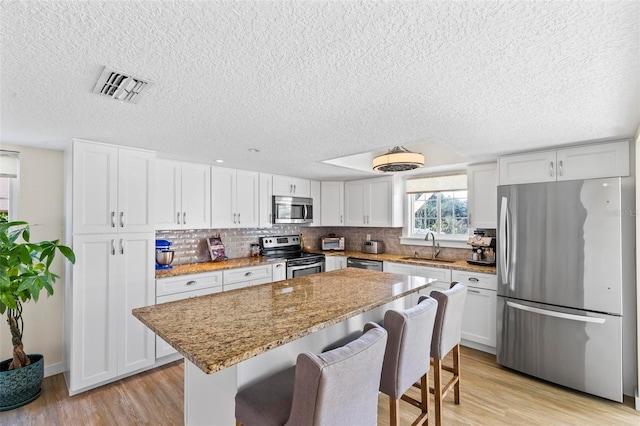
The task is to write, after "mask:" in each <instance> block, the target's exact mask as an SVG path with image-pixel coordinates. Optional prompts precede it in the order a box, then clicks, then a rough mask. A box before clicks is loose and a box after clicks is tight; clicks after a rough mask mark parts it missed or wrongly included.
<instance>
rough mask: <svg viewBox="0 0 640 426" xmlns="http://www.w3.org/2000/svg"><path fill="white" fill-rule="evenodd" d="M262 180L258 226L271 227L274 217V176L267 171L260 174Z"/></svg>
mask: <svg viewBox="0 0 640 426" xmlns="http://www.w3.org/2000/svg"><path fill="white" fill-rule="evenodd" d="M259 180H260V191H259V194H260V195H259V196H260V206H259V208H258V210H259V213H260V219H259V220H258V226H259V227H260V228H271V226H272V221H273V218H272V216H271V214H272V210H273V176H272V175H269V174H265V173H260V174H259Z"/></svg>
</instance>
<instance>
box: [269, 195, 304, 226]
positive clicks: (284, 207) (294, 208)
mask: <svg viewBox="0 0 640 426" xmlns="http://www.w3.org/2000/svg"><path fill="white" fill-rule="evenodd" d="M272 217H273V223H274V224H291V223H295V224H304V223H312V222H313V199H312V198H304V197H286V196H280V195H274V196H273V216H272Z"/></svg>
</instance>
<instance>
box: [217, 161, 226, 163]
mask: <svg viewBox="0 0 640 426" xmlns="http://www.w3.org/2000/svg"><path fill="white" fill-rule="evenodd" d="M216 163H224V160H216Z"/></svg>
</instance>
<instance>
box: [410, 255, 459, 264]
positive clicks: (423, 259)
mask: <svg viewBox="0 0 640 426" xmlns="http://www.w3.org/2000/svg"><path fill="white" fill-rule="evenodd" d="M401 259H402V260H413V261H415V262H438V263H454V262H455V261H456V260H455V259H447V258H444V257H415V256H407V257H401Z"/></svg>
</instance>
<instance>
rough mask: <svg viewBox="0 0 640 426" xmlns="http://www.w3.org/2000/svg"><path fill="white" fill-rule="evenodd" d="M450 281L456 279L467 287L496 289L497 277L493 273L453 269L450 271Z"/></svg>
mask: <svg viewBox="0 0 640 426" xmlns="http://www.w3.org/2000/svg"><path fill="white" fill-rule="evenodd" d="M451 281H457V282H459V283H462V284H464V285H466V286H468V287H476V288H484V289H485V290H494V291H495V290H498V277H497V276H496V275H494V274H481V273H479V272H469V271H458V270H455V271H451Z"/></svg>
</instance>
